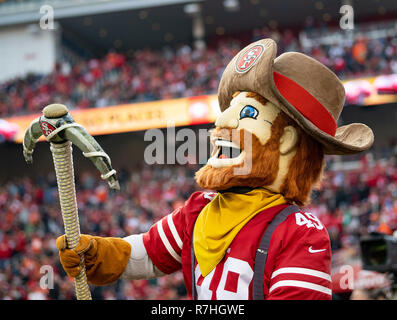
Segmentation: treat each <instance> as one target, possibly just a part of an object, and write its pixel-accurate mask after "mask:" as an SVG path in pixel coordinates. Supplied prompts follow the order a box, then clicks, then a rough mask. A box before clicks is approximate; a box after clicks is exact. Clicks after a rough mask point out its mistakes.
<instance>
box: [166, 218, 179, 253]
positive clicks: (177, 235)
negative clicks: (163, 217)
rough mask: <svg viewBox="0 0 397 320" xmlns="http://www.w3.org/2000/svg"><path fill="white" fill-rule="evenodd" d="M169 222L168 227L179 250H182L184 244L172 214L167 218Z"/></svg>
mask: <svg viewBox="0 0 397 320" xmlns="http://www.w3.org/2000/svg"><path fill="white" fill-rule="evenodd" d="M167 222H168V226H169V227H170V230H171V233H172V235H173V237H174V239H175V241H176V243H177V245H178V247H179V249H182V244H183V242H182V240H181V238H180V237H179V234H178V231H177V230H176V228H175V225H174V221H173V220H172V214H169V215H168V216H167Z"/></svg>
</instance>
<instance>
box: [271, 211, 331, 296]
mask: <svg viewBox="0 0 397 320" xmlns="http://www.w3.org/2000/svg"><path fill="white" fill-rule="evenodd" d="M268 261H269V262H270V263H269V264H266V271H265V274H267V277H266V278H267V281H268V286H266V287H268V294H267V297H266V298H267V299H269V300H331V298H332V291H331V245H330V240H329V236H328V232H327V230H326V229H325V227H324V226H323V225H322V224H321V222H320V221H319V219H318V218H316V217H315V216H314V215H312V214H311V213H304V212H297V213H295V214H291V215H290V216H289V217H288V218H287V219H286V220H285V221H284V222H283V223H281V224H280V225H279V226H278V227H277V228H276V230H275V231H274V234H273V237H272V240H271V243H270V249H269V258H268ZM268 267H269V268H268Z"/></svg>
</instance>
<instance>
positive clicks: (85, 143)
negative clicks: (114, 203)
mask: <svg viewBox="0 0 397 320" xmlns="http://www.w3.org/2000/svg"><path fill="white" fill-rule="evenodd" d="M42 135H44V136H45V138H46V139H47V141H49V142H50V145H51V146H50V149H51V152H52V156H53V160H54V166H55V173H56V177H57V183H58V191H59V201H60V204H61V211H62V218H63V223H64V227H65V234H66V239H67V244H68V248H70V249H73V248H75V247H76V246H77V245H78V244H79V241H80V226H79V217H78V209H77V200H76V190H75V184H74V170H73V158H72V144H74V145H76V146H77V147H78V148H79V149H80V150H81V151H82V152H83V155H84V156H85V157H89V158H90V159H91V160H92V162H93V163H94V165H95V166H96V167H97V168H98V170H99V171H100V172H101V177H102V179H105V180H107V181H108V184H109V186H110V188H112V189H116V190H119V189H120V186H119V183H118V181H117V179H116V170H114V169H113V168H112V166H111V162H110V158H109V156H108V155H107V154H106V153H105V151H103V149H102V148H101V146H100V145H99V144H98V142H96V140H95V139H94V138H93V137H92V136H91V135H90V134H88V132H87V131H86V130H85V129H84V128H83V127H82V126H81V125H79V124H77V123H75V122H74V120H73V118H72V116H71V115H70V114H69V112H68V109H67V108H66V106H64V105H62V104H50V105H48V106H47V107H45V108H44V109H43V116H41V117H38V118H37V119H35V120H33V121H32V123H31V124H30V126H29V128H28V129H27V130H26V132H25V137H24V140H23V155H24V157H25V161H26V162H27V163H32V162H33V158H32V153H33V150H34V147H35V145H36V142H37V140H38V139H39V138H40V137H41V136H42ZM80 266H81V271H80V274H79V275H78V276H77V277H76V278H75V285H76V297H77V299H78V300H90V299H91V293H90V289H89V287H88V283H87V277H86V274H85V264H84V256H82V257H81V262H80Z"/></svg>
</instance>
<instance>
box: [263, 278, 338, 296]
mask: <svg viewBox="0 0 397 320" xmlns="http://www.w3.org/2000/svg"><path fill="white" fill-rule="evenodd" d="M280 287H298V288H305V289H310V290H314V291H318V292H321V293H325V294H328V295H330V296H331V295H332V290H331V289H329V288H327V287H324V286H320V285H318V284H314V283H311V282H306V281H297V280H281V281H278V282H276V283H275V284H273V285H272V286H271V288H270V289H269V293H271V292H272V291H273V290H275V289H277V288H280Z"/></svg>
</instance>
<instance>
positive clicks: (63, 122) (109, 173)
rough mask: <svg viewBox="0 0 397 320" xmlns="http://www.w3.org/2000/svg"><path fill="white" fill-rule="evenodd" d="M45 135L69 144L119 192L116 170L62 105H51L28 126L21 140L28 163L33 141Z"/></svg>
mask: <svg viewBox="0 0 397 320" xmlns="http://www.w3.org/2000/svg"><path fill="white" fill-rule="evenodd" d="M42 135H45V137H46V139H47V141H51V142H52V143H62V142H65V141H71V142H72V143H73V144H74V145H76V146H77V147H78V148H79V149H80V150H81V151H82V152H83V155H84V156H85V157H88V158H90V160H91V161H92V162H93V163H94V165H95V167H96V168H97V169H98V170H99V171H100V173H101V177H102V179H104V180H107V182H108V184H109V186H110V187H111V188H112V189H116V190H119V189H120V185H119V183H118V181H117V178H116V170H114V169H113V168H112V166H111V161H110V158H109V156H108V155H107V154H106V152H105V151H104V150H103V149H102V148H101V146H100V145H99V144H98V142H97V141H96V140H95V139H94V137H92V136H91V135H90V134H89V133H88V132H87V131H86V130H85V129H84V128H83V127H82V126H81V125H79V124H77V123H75V122H74V120H73V118H72V116H71V115H70V114H69V111H68V108H67V107H66V106H65V105H63V104H57V103H54V104H50V105H48V106H46V107H45V108H44V109H43V116H42V117H38V118H37V119H35V120H34V121H32V123H31V124H30V126H29V128H28V129H27V130H26V132H25V137H24V140H23V154H24V157H25V160H26V162H27V163H32V161H33V159H32V153H33V150H34V147H35V145H36V141H37V140H38V139H39V138H40V136H42Z"/></svg>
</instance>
